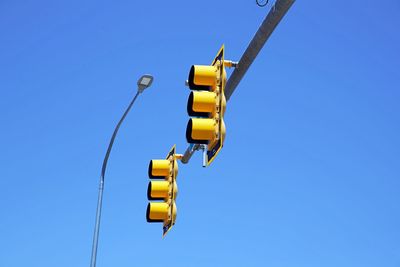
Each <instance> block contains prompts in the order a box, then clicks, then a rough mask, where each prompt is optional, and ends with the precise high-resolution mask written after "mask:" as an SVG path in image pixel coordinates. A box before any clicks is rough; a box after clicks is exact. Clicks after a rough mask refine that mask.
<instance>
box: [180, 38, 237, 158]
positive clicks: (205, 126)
mask: <svg viewBox="0 0 400 267" xmlns="http://www.w3.org/2000/svg"><path fill="white" fill-rule="evenodd" d="M228 63H229V64H228ZM227 65H229V67H230V66H232V62H231V61H229V62H228V61H224V46H223V45H222V47H221V48H220V50H219V51H218V53H217V56H216V57H215V58H214V60H213V62H212V64H211V65H209V66H202V65H193V66H192V67H191V68H190V72H189V78H188V85H189V88H190V89H191V90H193V91H192V92H191V93H190V95H189V99H188V103H187V111H188V114H189V116H192V117H195V118H191V119H190V120H189V122H188V124H187V127H186V140H187V141H188V143H191V144H203V145H207V165H210V164H211V162H212V161H213V160H214V158H215V157H216V155H217V154H218V152H219V151H220V150H221V148H222V146H223V143H224V139H225V132H226V130H225V123H224V113H225V109H226V98H225V93H224V90H225V84H226V71H225V66H227Z"/></svg>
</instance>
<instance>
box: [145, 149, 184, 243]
mask: <svg viewBox="0 0 400 267" xmlns="http://www.w3.org/2000/svg"><path fill="white" fill-rule="evenodd" d="M181 156H182V155H178V154H176V153H175V146H173V147H172V149H171V150H170V152H169V153H168V155H167V157H166V158H165V159H153V160H151V161H150V164H149V178H150V179H154V180H151V181H150V182H149V185H148V188H147V197H148V199H149V200H158V201H152V202H149V204H148V205H147V211H146V219H147V221H148V222H161V223H163V236H165V234H166V233H167V232H168V231H169V230H170V229H171V227H172V226H173V225H174V224H175V220H176V214H177V210H176V204H175V199H176V197H177V194H178V186H177V184H176V177H177V175H178V162H177V159H180V158H181ZM160 200H161V201H160Z"/></svg>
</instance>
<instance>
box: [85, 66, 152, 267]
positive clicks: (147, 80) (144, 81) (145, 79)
mask: <svg viewBox="0 0 400 267" xmlns="http://www.w3.org/2000/svg"><path fill="white" fill-rule="evenodd" d="M152 82H153V76H151V75H148V74H145V75H143V76H142V77H141V78H140V79H139V80H138V82H137V85H138V91H137V93H136V95H135V97H134V98H133V99H132V101H131V103H130V104H129V106H128V108H127V109H126V110H125V112H124V115H122V117H121V119H120V120H119V122H118V124H117V126H116V127H115V129H114V133H113V135H112V137H111V140H110V143H109V144H108V148H107V152H106V155H105V156H104V160H103V165H102V167H101V175H100V182H99V196H98V198H97V209H96V223H95V226H94V234H93V245H92V257H91V260H90V267H96V259H97V247H98V243H99V231H100V219H101V207H102V204H103V191H104V177H105V174H106V168H107V162H108V158H109V157H110V152H111V148H112V146H113V144H114V140H115V137H116V136H117V133H118V130H119V127H120V126H121V124H122V122H123V121H124V119H125V117H126V115H128V113H129V111H130V109H131V108H132V106H133V103H135V100H136V98H137V97H138V96H139V94H140V93H142V92H143V91H144V89H146V88H148V87H149V86H150V85H151V84H152Z"/></svg>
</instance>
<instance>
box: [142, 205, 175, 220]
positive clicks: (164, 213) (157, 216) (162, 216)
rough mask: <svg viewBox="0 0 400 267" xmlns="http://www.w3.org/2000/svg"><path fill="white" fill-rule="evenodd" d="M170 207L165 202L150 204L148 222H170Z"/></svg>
mask: <svg viewBox="0 0 400 267" xmlns="http://www.w3.org/2000/svg"><path fill="white" fill-rule="evenodd" d="M169 212H170V205H169V204H168V203H165V202H150V203H149V204H148V205H147V211H146V219H147V222H165V221H167V220H168V217H169Z"/></svg>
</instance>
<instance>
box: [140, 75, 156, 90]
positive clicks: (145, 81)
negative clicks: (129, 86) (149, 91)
mask: <svg viewBox="0 0 400 267" xmlns="http://www.w3.org/2000/svg"><path fill="white" fill-rule="evenodd" d="M152 83H153V76H151V75H150V74H145V75H143V76H142V77H140V79H139V80H138V81H137V86H138V91H139V93H142V92H143V91H144V89H146V88H148V87H150V85H151V84H152Z"/></svg>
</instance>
